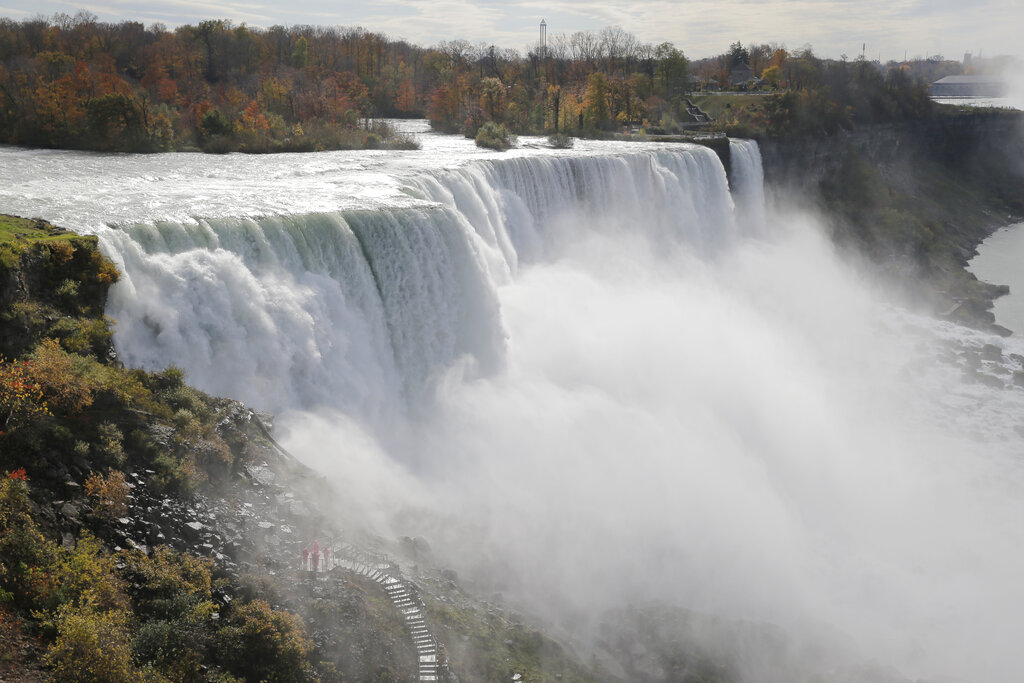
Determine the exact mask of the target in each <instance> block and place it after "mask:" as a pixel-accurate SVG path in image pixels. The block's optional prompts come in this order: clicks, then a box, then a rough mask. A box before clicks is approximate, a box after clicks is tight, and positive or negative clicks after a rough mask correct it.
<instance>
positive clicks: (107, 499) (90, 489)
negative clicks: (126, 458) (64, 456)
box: [85, 470, 130, 520]
mask: <svg viewBox="0 0 1024 683" xmlns="http://www.w3.org/2000/svg"><path fill="white" fill-rule="evenodd" d="M129 492H130V489H129V488H128V484H127V482H125V480H124V474H123V473H121V472H119V471H118V470H111V471H110V473H109V474H108V475H107V476H106V477H104V476H103V475H101V474H99V473H97V472H93V473H91V474H90V475H89V476H88V477H87V478H86V480H85V493H86V495H88V496H89V498H90V499H91V500H92V508H93V510H94V511H95V512H96V514H97V515H99V516H101V517H105V518H106V519H108V520H110V519H117V518H118V517H124V516H125V515H126V514H128V493H129Z"/></svg>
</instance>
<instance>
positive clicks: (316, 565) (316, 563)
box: [311, 541, 320, 572]
mask: <svg viewBox="0 0 1024 683" xmlns="http://www.w3.org/2000/svg"><path fill="white" fill-rule="evenodd" d="M311 552H312V553H313V554H312V558H311V559H312V560H313V571H315V572H316V571H320V544H319V543H317V542H316V541H313V550H312V551H311Z"/></svg>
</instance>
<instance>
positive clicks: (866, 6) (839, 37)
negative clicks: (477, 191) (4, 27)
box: [0, 0, 1024, 62]
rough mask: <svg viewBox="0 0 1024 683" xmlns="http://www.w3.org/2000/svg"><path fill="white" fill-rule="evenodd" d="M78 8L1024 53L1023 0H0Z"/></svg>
mask: <svg viewBox="0 0 1024 683" xmlns="http://www.w3.org/2000/svg"><path fill="white" fill-rule="evenodd" d="M81 10H84V11H87V12H92V13H93V14H95V15H96V16H97V17H98V18H99V19H100V20H101V21H107V22H120V21H125V20H132V21H140V22H142V23H144V24H147V25H148V24H154V23H162V24H165V25H167V26H169V27H174V26H179V25H183V24H194V23H197V22H199V21H202V20H204V19H229V20H231V21H232V22H234V23H236V24H241V23H245V24H248V25H250V26H262V27H268V26H272V25H275V24H281V25H285V26H289V25H299V24H310V25H321V26H334V25H340V26H361V27H364V28H366V29H368V30H371V31H376V32H380V33H384V34H386V35H388V36H389V37H391V38H401V39H405V40H407V41H409V42H412V43H415V44H418V45H422V46H429V45H435V44H437V43H438V42H440V41H443V40H454V39H465V40H468V41H469V42H471V43H480V42H483V43H492V44H495V45H498V46H501V47H510V48H516V49H519V50H522V49H524V48H525V47H527V46H530V45H533V44H534V43H535V42H536V40H537V34H538V24H539V23H540V20H541V19H544V20H545V21H546V22H547V25H548V35H549V36H554V35H557V34H559V33H567V34H571V33H573V32H575V31H581V30H589V31H598V30H600V29H602V28H604V27H606V26H621V27H622V28H623V29H625V30H626V31H629V32H631V33H633V34H635V35H636V36H637V38H639V39H640V40H642V41H644V42H649V43H661V42H664V41H668V42H671V43H674V44H675V45H676V46H677V47H679V48H680V49H681V50H683V51H684V52H685V53H686V55H687V56H689V57H690V58H701V57H707V56H712V55H716V54H721V53H722V52H725V51H726V50H727V49H728V47H729V45H730V44H732V43H734V42H736V41H737V40H738V41H740V42H742V43H743V44H744V45H747V44H750V43H758V44H760V43H777V44H779V45H783V46H785V47H787V48H789V49H794V48H799V47H802V46H804V45H810V46H812V47H813V48H814V51H815V53H816V54H818V55H820V56H823V57H832V58H839V57H841V56H842V55H847V56H848V57H849V58H851V59H853V58H855V57H857V56H859V55H860V54H861V53H862V50H863V51H864V54H865V56H866V57H867V58H869V59H881V60H882V61H883V62H884V61H888V60H891V59H896V60H901V59H903V58H904V57H905V56H906V57H908V58H915V57H917V58H924V57H929V56H934V55H942V56H944V57H945V58H947V59H956V60H959V59H961V58H962V57H963V55H964V53H972V54H974V55H976V56H978V55H981V56H985V57H994V56H997V55H1015V56H1018V57H1020V56H1021V55H1020V52H1021V50H1020V38H1019V29H1020V27H1021V26H1024V3H1022V2H1019V1H1018V0H978V1H977V2H974V3H971V4H970V5H967V4H965V3H962V2H953V1H952V0H929V1H927V2H925V1H922V0H863V1H861V2H856V3H855V2H852V0H795V1H790V2H779V1H770V2H754V1H751V0H692V1H691V2H687V3H685V4H684V3H682V2H679V1H678V0H651V1H650V2H647V3H643V4H637V3H633V2H627V1H626V0H563V1H562V2H557V3H551V2H541V1H540V0H509V1H507V2H503V1H502V0H376V1H375V2H373V3H363V2H353V0H341V1H340V2H338V1H335V2H328V1H327V0H296V1H293V2H289V3H284V2H278V1H277V0H268V1H263V2H260V1H259V0H257V1H256V2H243V1H239V0H231V1H229V2H210V1H209V0H153V1H147V2H142V1H141V0H89V1H87V2H65V1H63V0H0V16H4V17H8V18H11V19H14V20H24V19H29V18H32V17H34V16H39V15H43V16H46V17H51V16H52V15H54V14H56V13H61V12H63V13H66V14H70V15H74V14H75V13H77V12H78V11H81ZM865 45H866V48H865V47H864V46H865Z"/></svg>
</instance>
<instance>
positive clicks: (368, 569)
mask: <svg viewBox="0 0 1024 683" xmlns="http://www.w3.org/2000/svg"><path fill="white" fill-rule="evenodd" d="M325 547H327V548H329V549H330V553H329V555H327V558H328V559H326V560H325V561H324V562H323V563H322V564H323V567H322V569H323V570H324V571H330V570H331V569H334V568H335V567H341V568H342V569H347V570H348V571H351V572H355V573H356V574H359V575H361V576H365V577H366V578H368V579H371V580H372V581H374V582H376V583H377V584H379V585H380V587H381V588H382V589H383V590H384V592H385V593H386V594H387V596H388V599H389V600H391V603H392V604H393V605H394V606H395V608H396V609H398V611H399V612H401V613H402V616H403V617H404V619H405V625H406V627H407V628H408V629H409V636H410V637H411V638H412V643H413V646H414V647H415V648H416V656H417V659H418V663H419V679H418V680H419V681H421V683H426V682H433V681H439V680H441V676H440V674H441V669H442V668H443V664H442V662H441V661H440V657H439V652H438V643H437V639H436V638H435V637H434V635H433V634H432V633H431V632H430V627H429V626H428V625H427V620H426V617H425V614H424V612H425V611H426V605H424V603H423V598H421V597H420V595H419V591H417V590H416V586H415V585H413V584H412V582H410V581H407V580H406V579H404V578H402V574H401V572H400V571H399V569H398V566H397V565H396V564H395V563H394V562H392V561H391V559H390V558H388V556H387V555H384V554H383V553H375V552H371V551H369V550H365V549H363V548H359V547H357V546H354V545H352V544H350V543H344V542H335V543H331V544H329V545H327V546H325Z"/></svg>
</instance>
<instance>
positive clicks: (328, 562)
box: [324, 546, 331, 572]
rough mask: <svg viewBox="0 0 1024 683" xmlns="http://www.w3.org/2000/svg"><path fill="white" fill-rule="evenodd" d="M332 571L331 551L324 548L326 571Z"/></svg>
mask: <svg viewBox="0 0 1024 683" xmlns="http://www.w3.org/2000/svg"><path fill="white" fill-rule="evenodd" d="M330 569H331V549H330V548H328V547H327V546H324V571H325V572H326V571H329V570H330Z"/></svg>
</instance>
